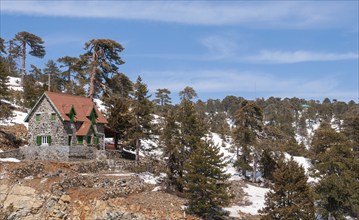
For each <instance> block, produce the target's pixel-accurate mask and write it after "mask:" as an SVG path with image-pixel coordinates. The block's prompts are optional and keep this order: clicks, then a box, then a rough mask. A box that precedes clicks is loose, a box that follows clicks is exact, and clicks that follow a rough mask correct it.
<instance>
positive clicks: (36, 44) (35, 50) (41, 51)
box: [13, 31, 46, 83]
mask: <svg viewBox="0 0 359 220" xmlns="http://www.w3.org/2000/svg"><path fill="white" fill-rule="evenodd" d="M13 42H14V43H15V45H16V46H15V47H17V48H18V49H16V50H15V51H18V52H19V54H18V56H21V60H22V62H21V77H22V78H21V79H22V83H23V82H24V81H23V80H24V76H25V75H26V55H27V46H29V47H30V51H29V54H30V55H32V56H34V57H39V58H43V57H44V56H45V54H46V51H45V47H44V46H43V44H44V43H45V42H44V41H43V40H42V39H41V37H38V36H36V35H34V34H31V33H29V32H26V31H23V32H19V33H17V34H16V35H15V38H14V40H13Z"/></svg>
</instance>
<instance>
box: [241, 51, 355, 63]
mask: <svg viewBox="0 0 359 220" xmlns="http://www.w3.org/2000/svg"><path fill="white" fill-rule="evenodd" d="M358 58H359V55H358V54H357V53H352V52H348V53H319V52H312V51H302V50H298V51H294V52H288V51H270V50H262V51H261V52H260V53H259V54H257V55H252V56H248V57H244V58H243V60H245V61H248V62H253V63H299V62H310V61H337V60H353V59H358Z"/></svg>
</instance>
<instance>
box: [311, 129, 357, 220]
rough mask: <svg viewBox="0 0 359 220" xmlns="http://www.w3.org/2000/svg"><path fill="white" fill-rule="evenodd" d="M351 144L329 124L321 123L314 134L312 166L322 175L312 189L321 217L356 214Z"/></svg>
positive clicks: (340, 217) (353, 161)
mask: <svg viewBox="0 0 359 220" xmlns="http://www.w3.org/2000/svg"><path fill="white" fill-rule="evenodd" d="M351 144H352V143H351V142H350V141H348V139H347V138H346V136H345V135H343V134H342V133H339V132H336V131H335V130H334V129H333V128H331V127H330V125H329V124H325V123H324V124H322V125H321V127H320V128H318V129H317V130H316V132H315V134H314V137H313V141H312V146H311V149H310V151H311V153H312V154H311V157H312V161H313V164H314V167H313V169H314V170H316V176H317V177H320V178H321V179H320V181H319V183H318V184H317V185H316V187H315V192H316V194H317V197H318V206H319V211H320V213H321V215H322V216H323V217H328V216H334V217H335V218H336V219H344V215H345V214H346V215H352V216H355V217H358V216H359V194H358V192H359V182H358V179H359V159H358V154H357V152H356V151H353V148H352V147H351V146H352V145H351Z"/></svg>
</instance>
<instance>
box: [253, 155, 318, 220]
mask: <svg viewBox="0 0 359 220" xmlns="http://www.w3.org/2000/svg"><path fill="white" fill-rule="evenodd" d="M273 178H274V180H273V185H271V187H270V191H269V192H268V193H267V194H266V196H265V207H264V208H263V209H261V210H260V211H259V212H260V213H261V215H262V216H261V219H263V220H267V219H268V220H269V219H277V220H284V219H293V220H294V219H308V220H309V219H315V215H314V214H315V211H314V199H313V195H312V191H311V189H310V187H309V185H308V183H307V180H308V178H307V176H306V175H305V172H304V168H303V167H301V166H299V165H298V164H297V162H295V161H294V160H293V159H291V160H290V161H288V162H285V161H283V160H280V161H279V162H278V166H277V169H276V170H275V171H274V173H273Z"/></svg>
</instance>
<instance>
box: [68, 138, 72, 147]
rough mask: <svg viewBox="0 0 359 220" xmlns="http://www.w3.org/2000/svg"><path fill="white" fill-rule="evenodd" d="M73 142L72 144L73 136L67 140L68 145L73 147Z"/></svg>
mask: <svg viewBox="0 0 359 220" xmlns="http://www.w3.org/2000/svg"><path fill="white" fill-rule="evenodd" d="M71 142H72V136H69V137H68V139H67V145H69V146H71Z"/></svg>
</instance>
